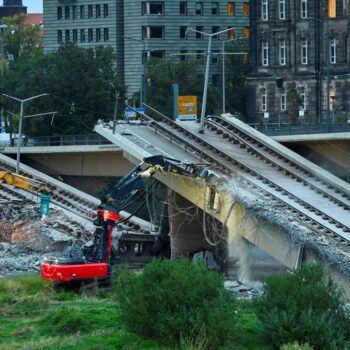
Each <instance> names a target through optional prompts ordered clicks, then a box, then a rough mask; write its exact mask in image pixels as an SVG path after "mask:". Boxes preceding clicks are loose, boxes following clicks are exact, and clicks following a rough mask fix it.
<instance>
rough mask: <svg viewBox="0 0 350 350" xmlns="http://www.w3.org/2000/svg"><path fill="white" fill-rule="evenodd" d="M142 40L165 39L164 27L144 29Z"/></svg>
mask: <svg viewBox="0 0 350 350" xmlns="http://www.w3.org/2000/svg"><path fill="white" fill-rule="evenodd" d="M142 39H164V27H163V26H147V27H142Z"/></svg>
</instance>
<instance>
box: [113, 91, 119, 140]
mask: <svg viewBox="0 0 350 350" xmlns="http://www.w3.org/2000/svg"><path fill="white" fill-rule="evenodd" d="M118 100H119V92H116V94H115V105H114V115H113V134H115V128H116V126H117V114H118Z"/></svg>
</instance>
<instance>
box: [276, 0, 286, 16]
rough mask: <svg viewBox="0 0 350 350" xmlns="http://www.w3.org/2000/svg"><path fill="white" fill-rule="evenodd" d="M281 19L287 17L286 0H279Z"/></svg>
mask: <svg viewBox="0 0 350 350" xmlns="http://www.w3.org/2000/svg"><path fill="white" fill-rule="evenodd" d="M278 7H279V9H278V15H279V19H286V0H279V6H278Z"/></svg>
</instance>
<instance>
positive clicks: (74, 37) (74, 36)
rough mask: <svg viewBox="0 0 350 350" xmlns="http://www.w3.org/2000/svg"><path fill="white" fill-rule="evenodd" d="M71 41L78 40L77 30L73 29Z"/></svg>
mask: <svg viewBox="0 0 350 350" xmlns="http://www.w3.org/2000/svg"><path fill="white" fill-rule="evenodd" d="M73 42H74V43H76V42H78V30H77V29H73Z"/></svg>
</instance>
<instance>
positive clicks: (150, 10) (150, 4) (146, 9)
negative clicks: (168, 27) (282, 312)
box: [142, 1, 164, 15]
mask: <svg viewBox="0 0 350 350" xmlns="http://www.w3.org/2000/svg"><path fill="white" fill-rule="evenodd" d="M142 14H143V15H163V14H164V3H163V2H156V1H144V2H143V3H142Z"/></svg>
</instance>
